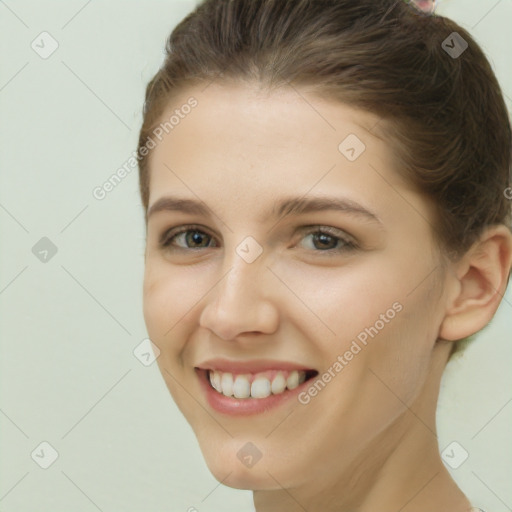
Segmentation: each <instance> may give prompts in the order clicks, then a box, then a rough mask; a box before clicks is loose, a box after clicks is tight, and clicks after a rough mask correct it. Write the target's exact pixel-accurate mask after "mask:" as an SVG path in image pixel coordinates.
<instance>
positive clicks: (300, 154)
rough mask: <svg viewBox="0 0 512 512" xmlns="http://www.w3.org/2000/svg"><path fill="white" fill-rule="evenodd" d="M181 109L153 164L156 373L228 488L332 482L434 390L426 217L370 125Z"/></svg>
mask: <svg viewBox="0 0 512 512" xmlns="http://www.w3.org/2000/svg"><path fill="white" fill-rule="evenodd" d="M191 96H193V97H194V98H195V99H196V100H197V106H195V108H193V109H188V108H187V109H183V110H182V112H185V111H187V112H189V111H190V113H188V114H187V115H183V116H180V121H179V124H176V125H175V126H174V127H173V129H172V130H169V133H168V134H167V135H165V137H163V138H162V141H161V142H159V143H158V144H157V146H156V147H155V148H154V149H152V150H151V151H152V152H151V163H150V183H151V185H150V198H149V209H148V211H149V217H148V225H147V249H146V260H145V265H146V266H145V276H144V318H145V322H146V326H147V329H148V334H149V336H150V338H151V340H152V341H153V343H154V344H155V345H156V346H157V347H158V348H159V350H160V356H159V357H158V359H157V362H158V365H159V368H160V370H161V373H162V376H163V378H164V380H165V382H166V384H167V386H168V388H169V391H170V393H171V394H172V397H173V398H174V400H175V401H176V403H177V405H178V407H179V409H180V410H181V411H182V413H183V414H184V416H185V418H186V419H187V421H188V422H189V423H190V425H191V426H192V428H193V430H194V432H195V434H196V436H197V439H198V441H199V444H200V447H201V450H202V452H203V454H204V457H205V460H206V463H207V465H208V467H209V468H210V470H211V471H212V473H213V474H214V476H215V477H216V478H217V479H219V480H222V481H223V483H224V484H225V485H228V486H232V487H238V488H244V489H277V488H278V487H280V486H285V487H292V486H300V485H302V484H304V483H305V482H306V481H308V480H311V475H315V479H317V478H318V479H319V480H321V481H324V482H328V481H329V480H333V479H335V478H336V473H335V471H333V467H334V466H335V467H336V470H339V471H343V470H346V469H347V468H348V467H350V465H351V464H353V463H354V461H355V460H357V458H358V456H360V454H361V453H363V451H364V450H365V449H367V447H368V446H370V444H371V442H372V441H373V440H375V439H376V438H377V436H379V435H380V433H381V432H383V431H384V430H385V429H386V428H387V427H389V426H390V425H392V424H395V423H396V421H397V420H399V418H400V417H401V415H403V413H404V410H405V404H411V403H413V401H414V400H415V398H416V397H417V396H418V394H419V393H420V390H421V389H422V386H424V384H425V382H426V380H427V379H428V378H429V374H428V368H429V361H430V359H431V353H432V350H433V346H434V345H435V340H436V335H437V330H438V327H439V325H440V324H441V322H442V317H443V315H442V311H441V310H440V309H438V308H439V307H440V306H436V304H439V301H438V298H439V284H436V279H435V276H436V274H437V269H438V261H437V256H436V252H435V251H434V249H433V248H434V241H433V236H432V227H431V224H430V222H429V220H430V219H432V217H433V210H432V205H431V204H430V203H429V202H428V201H427V200H426V199H425V198H423V197H422V196H420V195H419V194H418V193H417V192H416V191H414V190H412V189H411V188H410V187H408V186H407V184H406V183H404V182H403V181H402V180H401V179H400V178H399V176H398V174H397V173H396V171H395V169H394V166H395V165H396V164H395V163H394V159H393V151H392V148H391V147H390V146H389V145H388V144H387V143H386V142H384V141H383V140H381V139H380V138H377V137H375V136H374V135H372V133H371V132H370V130H371V129H372V128H373V127H375V125H376V123H377V122H378V121H379V118H378V117H376V116H373V115H371V114H369V113H366V112H363V111H359V110H355V109H352V108H350V107H349V106H347V105H345V104H342V103H338V102H330V101H323V100H321V99H319V98H318V97H315V96H312V95H309V94H307V93H306V92H305V91H302V92H301V94H299V93H298V92H297V91H296V90H294V89H292V88H288V89H281V90H280V91H275V92H272V93H265V92H262V91H260V90H259V89H258V88H257V87H251V86H248V85H219V84H215V83H214V84H211V85H210V86H208V87H207V88H206V89H204V90H203V91H201V89H189V90H187V91H185V92H183V94H182V95H181V96H180V97H177V98H175V99H174V100H173V103H172V105H171V107H170V108H169V111H168V112H167V113H166V114H165V116H164V118H165V119H168V118H169V116H170V115H171V114H172V112H173V111H174V110H176V109H180V108H181V107H182V106H183V105H185V104H186V103H187V100H188V99H189V98H190V97H191ZM171 199H174V200H185V201H181V202H178V201H171ZM290 201H291V202H290ZM285 202H286V203H285ZM280 205H283V207H282V208H280ZM292 206H295V208H292ZM192 207H194V208H192ZM201 208H202V209H203V210H204V211H201ZM210 378H211V379H212V382H213V384H210V380H209V379H210ZM305 379H306V380H305ZM214 386H215V387H216V388H217V389H214ZM249 393H250V395H249ZM233 394H234V395H235V396H233ZM248 395H249V396H248ZM253 395H254V396H253ZM277 482H279V484H277Z"/></svg>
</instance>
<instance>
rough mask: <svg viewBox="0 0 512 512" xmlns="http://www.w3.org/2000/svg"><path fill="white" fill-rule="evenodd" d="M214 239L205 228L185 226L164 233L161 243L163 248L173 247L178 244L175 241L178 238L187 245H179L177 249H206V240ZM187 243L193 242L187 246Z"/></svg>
mask: <svg viewBox="0 0 512 512" xmlns="http://www.w3.org/2000/svg"><path fill="white" fill-rule="evenodd" d="M208 239H212V237H210V235H208V234H207V233H206V232H204V231H203V230H201V229H199V227H198V226H184V227H182V228H181V229H178V230H171V231H168V232H167V233H164V235H163V236H162V238H161V240H160V242H159V245H160V246H161V247H163V248H171V247H174V246H176V245H177V244H176V243H174V242H175V241H176V240H179V241H181V242H182V243H183V242H184V243H185V246H181V245H177V249H178V250H179V249H184V250H186V249H205V248H207V247H208V245H206V246H205V245H204V242H205V240H208ZM187 244H191V245H190V246H187Z"/></svg>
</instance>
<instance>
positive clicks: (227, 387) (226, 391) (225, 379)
mask: <svg viewBox="0 0 512 512" xmlns="http://www.w3.org/2000/svg"><path fill="white" fill-rule="evenodd" d="M220 384H221V386H222V394H223V395H226V396H233V375H231V373H223V374H222V377H221V379H220Z"/></svg>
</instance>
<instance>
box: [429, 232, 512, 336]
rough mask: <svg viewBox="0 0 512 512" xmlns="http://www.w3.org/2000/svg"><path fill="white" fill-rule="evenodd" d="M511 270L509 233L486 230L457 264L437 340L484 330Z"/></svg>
mask: <svg viewBox="0 0 512 512" xmlns="http://www.w3.org/2000/svg"><path fill="white" fill-rule="evenodd" d="M511 267H512V233H511V232H510V230H509V229H508V228H507V226H505V225H498V226H492V227H489V228H487V229H486V230H485V231H484V233H483V234H482V236H481V237H480V239H479V240H478V241H477V242H475V244H474V245H473V247H472V248H471V249H470V250H469V251H468V252H467V253H466V255H465V256H464V257H463V258H462V259H461V261H460V262H459V263H458V264H456V267H455V270H454V271H455V273H456V275H455V276H454V277H453V279H455V280H456V282H454V283H453V284H452V286H453V289H454V290H455V292H454V293H453V297H452V298H450V302H449V303H448V305H447V310H446V313H445V317H444V319H443V322H442V324H441V326H440V329H439V335H438V337H439V338H440V339H443V340H448V341H457V340H460V339H462V338H465V337H467V336H470V335H472V334H475V333H476V332H478V331H480V330H481V329H483V328H484V327H485V326H486V325H487V324H488V323H489V322H490V321H491V320H492V318H493V317H494V314H495V313H496V311H497V309H498V307H499V305H500V303H501V299H502V298H503V294H504V293H505V290H506V288H507V283H508V279H509V275H510V270H511Z"/></svg>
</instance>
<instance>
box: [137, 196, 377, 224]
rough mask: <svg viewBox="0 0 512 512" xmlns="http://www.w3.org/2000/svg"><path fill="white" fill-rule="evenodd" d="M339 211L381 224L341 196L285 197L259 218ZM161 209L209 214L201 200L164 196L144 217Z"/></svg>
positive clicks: (367, 211)
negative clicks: (268, 212)
mask: <svg viewBox="0 0 512 512" xmlns="http://www.w3.org/2000/svg"><path fill="white" fill-rule="evenodd" d="M329 210H330V211H339V212H344V213H349V214H352V215H354V216H358V217H361V218H364V219H366V220H368V221H370V222H373V223H376V224H380V225H382V221H381V220H380V219H379V217H378V215H377V214H376V213H375V212H373V211H371V210H370V209H368V208H366V207H364V206H362V205H361V204H359V203H356V202H355V201H352V200H351V199H347V198H341V197H329V196H323V197H311V198H300V197H285V198H282V199H281V200H279V201H278V202H277V203H276V204H274V207H273V209H272V210H271V212H270V214H267V215H265V216H264V217H263V218H260V219H259V220H260V222H265V221H267V220H268V219H269V218H272V217H274V218H276V217H282V216H285V215H293V214H295V215H300V214H303V213H313V212H321V211H329ZM161 211H179V212H183V213H188V214H190V215H203V216H205V217H208V216H211V211H210V209H209V208H208V207H207V206H206V205H205V204H204V203H203V202H201V201H196V200H194V199H186V198H180V197H173V196H166V197H162V198H160V199H158V200H157V201H156V202H155V203H154V204H153V205H152V206H151V207H150V208H149V209H148V211H147V215H146V218H147V219H149V218H150V217H151V216H152V215H154V214H155V213H157V212H161Z"/></svg>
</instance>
